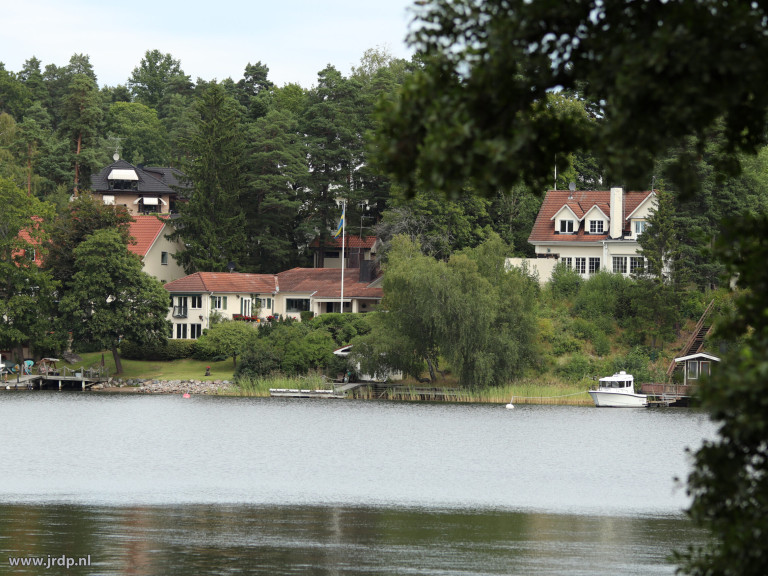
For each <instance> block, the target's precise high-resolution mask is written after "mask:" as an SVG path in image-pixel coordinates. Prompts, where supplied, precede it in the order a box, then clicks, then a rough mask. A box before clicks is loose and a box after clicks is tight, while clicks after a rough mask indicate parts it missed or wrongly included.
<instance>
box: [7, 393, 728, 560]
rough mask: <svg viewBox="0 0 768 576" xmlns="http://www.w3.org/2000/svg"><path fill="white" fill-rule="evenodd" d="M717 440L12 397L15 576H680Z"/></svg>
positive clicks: (633, 418)
mask: <svg viewBox="0 0 768 576" xmlns="http://www.w3.org/2000/svg"><path fill="white" fill-rule="evenodd" d="M713 433H714V428H713V426H712V425H711V423H710V422H708V421H707V420H706V419H705V418H704V417H703V416H701V415H700V414H697V413H696V412H693V411H688V410H644V409H641V410H599V409H595V408H584V407H564V406H521V407H520V408H516V409H515V410H514V411H510V410H505V409H504V408H503V407H502V406H489V405H450V404H406V403H388V402H354V401H349V402H347V401H318V400H309V401H294V400H279V399H248V398H214V397H193V398H191V399H182V398H181V396H108V395H97V394H88V393H77V394H73V393H70V394H62V393H58V392H51V393H40V392H32V393H27V392H18V393H16V392H13V393H7V394H2V396H0V434H2V436H3V438H5V439H7V440H6V441H5V442H2V443H0V463H1V464H0V573H4V571H5V570H7V569H8V567H9V564H10V560H11V559H12V558H16V557H21V558H35V557H36V558H47V557H52V558H57V557H61V556H64V555H66V556H67V557H68V558H76V557H82V556H87V555H90V557H91V560H92V565H91V566H88V567H80V568H72V569H70V570H68V571H66V572H61V573H67V574H108V575H112V574H136V575H150V574H152V575H154V574H185V575H186V574H232V573H247V574H297V573H300V574H345V575H347V574H349V575H356V574H361V575H362V574H430V575H432V574H467V575H472V574H541V575H544V574H546V575H559V574H563V575H565V574H568V575H578V574H590V575H602V574H605V575H609V574H610V575H615V574H623V575H632V574H643V575H647V574H651V575H652V574H673V573H674V567H673V566H671V565H669V564H667V563H666V561H665V559H666V557H667V556H668V554H669V553H670V551H671V550H672V549H673V548H675V547H678V548H680V547H684V546H685V545H687V544H688V543H689V542H690V541H696V540H697V539H698V540H700V539H701V534H699V533H697V532H696V531H694V530H693V529H692V528H691V526H690V525H689V524H688V522H687V521H686V520H685V518H684V517H683V516H682V514H681V512H680V511H681V509H682V508H683V506H684V505H685V503H686V500H685V495H684V492H683V491H682V490H677V489H676V488H675V485H674V481H673V478H674V477H675V476H680V477H685V475H686V474H687V471H688V462H687V460H686V456H685V448H686V447H693V448H695V447H696V446H698V445H699V444H700V443H701V441H702V439H703V438H706V437H711V436H712V435H713ZM12 573H19V574H39V573H43V572H42V571H41V570H39V569H38V568H32V567H27V568H24V567H19V566H17V567H15V568H13V570H12ZM45 573H56V572H55V571H45Z"/></svg>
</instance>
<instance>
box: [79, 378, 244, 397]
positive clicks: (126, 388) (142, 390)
mask: <svg viewBox="0 0 768 576" xmlns="http://www.w3.org/2000/svg"><path fill="white" fill-rule="evenodd" d="M233 386H234V384H233V383H232V382H230V381H229V380H139V379H129V380H110V381H109V382H108V383H106V384H103V385H101V384H100V385H98V386H94V387H93V388H92V390H103V391H105V392H134V393H137V394H184V393H189V394H220V393H222V392H224V391H225V390H227V389H229V388H232V387H233Z"/></svg>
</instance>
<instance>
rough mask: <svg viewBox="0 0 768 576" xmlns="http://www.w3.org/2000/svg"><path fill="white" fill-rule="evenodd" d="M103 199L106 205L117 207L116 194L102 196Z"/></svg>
mask: <svg viewBox="0 0 768 576" xmlns="http://www.w3.org/2000/svg"><path fill="white" fill-rule="evenodd" d="M102 199H103V200H104V204H106V205H107V206H114V205H115V195H114V194H104V195H102Z"/></svg>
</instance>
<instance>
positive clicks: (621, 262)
mask: <svg viewBox="0 0 768 576" xmlns="http://www.w3.org/2000/svg"><path fill="white" fill-rule="evenodd" d="M613 272H614V274H626V273H627V258H626V256H614V257H613Z"/></svg>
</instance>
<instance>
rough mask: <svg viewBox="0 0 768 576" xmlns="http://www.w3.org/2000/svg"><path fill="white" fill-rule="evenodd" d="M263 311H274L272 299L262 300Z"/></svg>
mask: <svg viewBox="0 0 768 576" xmlns="http://www.w3.org/2000/svg"><path fill="white" fill-rule="evenodd" d="M261 309H262V310H272V298H262V299H261Z"/></svg>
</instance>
